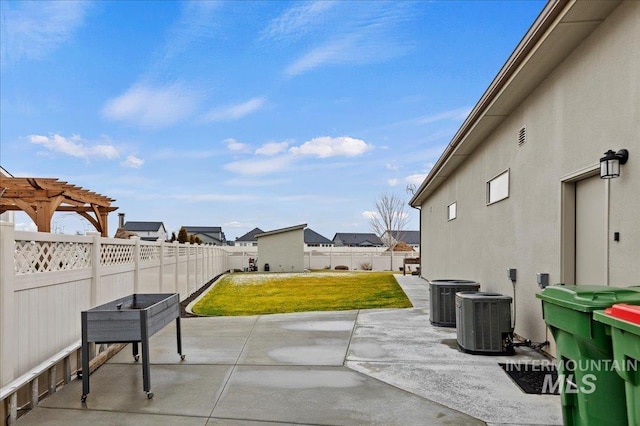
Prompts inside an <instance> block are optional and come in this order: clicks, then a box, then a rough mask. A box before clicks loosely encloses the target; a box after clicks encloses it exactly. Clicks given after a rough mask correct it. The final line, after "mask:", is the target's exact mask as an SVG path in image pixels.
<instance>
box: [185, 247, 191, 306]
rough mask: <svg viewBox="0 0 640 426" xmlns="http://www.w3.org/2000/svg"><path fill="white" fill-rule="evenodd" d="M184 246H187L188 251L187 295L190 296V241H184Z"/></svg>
mask: <svg viewBox="0 0 640 426" xmlns="http://www.w3.org/2000/svg"><path fill="white" fill-rule="evenodd" d="M184 246H185V247H186V251H187V276H186V279H187V295H186V296H187V297H189V295H190V294H191V280H190V278H191V244H189V243H184Z"/></svg>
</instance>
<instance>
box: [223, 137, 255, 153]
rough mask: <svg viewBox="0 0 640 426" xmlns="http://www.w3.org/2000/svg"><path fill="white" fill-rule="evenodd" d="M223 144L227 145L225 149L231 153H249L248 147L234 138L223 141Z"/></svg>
mask: <svg viewBox="0 0 640 426" xmlns="http://www.w3.org/2000/svg"><path fill="white" fill-rule="evenodd" d="M223 142H224V143H226V144H227V149H228V150H229V151H233V152H249V151H250V148H249V145H247V144H246V143H242V142H238V141H237V140H235V139H234V138H229V139H225V140H224V141H223Z"/></svg>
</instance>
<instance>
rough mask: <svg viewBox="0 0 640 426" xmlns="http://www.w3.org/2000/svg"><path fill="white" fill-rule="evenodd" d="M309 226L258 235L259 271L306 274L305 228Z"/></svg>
mask: <svg viewBox="0 0 640 426" xmlns="http://www.w3.org/2000/svg"><path fill="white" fill-rule="evenodd" d="M306 227H307V224H306V223H304V224H302V225H296V226H291V227H289V228H282V229H276V230H273V231H269V232H263V233H261V234H257V235H256V238H257V239H258V271H261V272H265V271H266V272H304V228H306Z"/></svg>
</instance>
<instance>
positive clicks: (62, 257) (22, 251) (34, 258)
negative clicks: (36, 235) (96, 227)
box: [14, 241, 92, 274]
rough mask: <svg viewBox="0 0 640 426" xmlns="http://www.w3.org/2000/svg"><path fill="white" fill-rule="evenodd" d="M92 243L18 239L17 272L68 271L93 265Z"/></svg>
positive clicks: (15, 258) (15, 255) (15, 254)
mask: <svg viewBox="0 0 640 426" xmlns="http://www.w3.org/2000/svg"><path fill="white" fill-rule="evenodd" d="M91 246H92V245H91V244H86V243H74V242H60V241H16V242H15V251H14V265H15V272H16V274H35V273H40V272H52V271H68V270H71V269H80V268H88V267H91Z"/></svg>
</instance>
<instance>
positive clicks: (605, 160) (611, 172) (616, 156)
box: [600, 149, 629, 179]
mask: <svg viewBox="0 0 640 426" xmlns="http://www.w3.org/2000/svg"><path fill="white" fill-rule="evenodd" d="M628 159H629V151H627V150H626V149H621V150H620V151H618V152H613V151H612V150H609V151H607V152H605V153H604V157H602V158H601V159H600V177H601V178H602V179H611V178H617V177H619V176H620V165H621V164H624V163H626V162H627V160H628Z"/></svg>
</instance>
